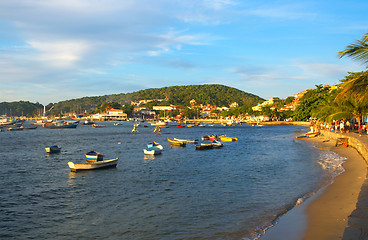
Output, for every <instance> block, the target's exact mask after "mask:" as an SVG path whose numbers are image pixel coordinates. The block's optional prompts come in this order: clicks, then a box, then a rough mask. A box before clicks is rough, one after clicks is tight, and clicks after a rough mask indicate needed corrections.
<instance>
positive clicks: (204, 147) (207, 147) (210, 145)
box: [195, 143, 213, 150]
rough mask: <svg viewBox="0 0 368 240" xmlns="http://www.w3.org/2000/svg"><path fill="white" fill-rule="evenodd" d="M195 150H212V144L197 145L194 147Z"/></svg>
mask: <svg viewBox="0 0 368 240" xmlns="http://www.w3.org/2000/svg"><path fill="white" fill-rule="evenodd" d="M195 148H196V150H208V149H212V148H213V145H212V143H201V144H197V145H195Z"/></svg>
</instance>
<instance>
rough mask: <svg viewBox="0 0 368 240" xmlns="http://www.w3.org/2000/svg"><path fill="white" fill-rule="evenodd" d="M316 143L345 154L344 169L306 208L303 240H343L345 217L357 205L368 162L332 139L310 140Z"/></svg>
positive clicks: (352, 149)
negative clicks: (305, 227)
mask: <svg viewBox="0 0 368 240" xmlns="http://www.w3.org/2000/svg"><path fill="white" fill-rule="evenodd" d="M310 141H313V142H314V143H316V144H318V145H317V146H321V147H325V148H327V149H329V150H332V151H334V152H336V153H337V154H339V155H340V156H343V157H346V158H347V160H346V161H345V163H344V164H343V167H344V169H345V172H344V173H342V174H341V175H339V176H338V177H337V178H335V180H334V182H333V184H331V185H330V186H328V187H327V189H325V190H324V192H323V193H322V194H321V195H320V196H319V197H317V198H316V199H315V200H313V201H312V202H311V203H310V204H309V205H308V207H307V209H306V214H307V231H306V233H305V235H304V237H303V238H302V239H306V240H309V239H311V240H312V239H313V240H319V239H323V240H328V239H342V236H343V233H344V230H345V228H346V227H347V225H348V216H349V215H350V214H351V212H352V211H353V210H354V209H355V208H356V203H357V200H358V196H359V193H360V189H361V187H362V184H363V182H364V180H365V178H366V175H367V165H366V163H365V161H364V159H363V158H362V156H361V155H360V154H359V153H358V152H357V151H356V150H355V149H354V148H351V147H347V148H345V147H342V146H339V147H335V141H333V140H328V139H326V138H323V137H318V138H314V139H311V140H310Z"/></svg>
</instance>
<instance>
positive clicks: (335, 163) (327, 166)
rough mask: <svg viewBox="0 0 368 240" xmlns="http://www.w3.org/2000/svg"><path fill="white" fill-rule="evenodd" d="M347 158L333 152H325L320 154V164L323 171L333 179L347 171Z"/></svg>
mask: <svg viewBox="0 0 368 240" xmlns="http://www.w3.org/2000/svg"><path fill="white" fill-rule="evenodd" d="M345 160H346V158H345V157H342V156H340V155H338V154H337V153H335V152H332V151H323V152H321V153H320V156H319V159H318V161H317V162H318V164H319V165H320V166H321V167H322V169H323V170H324V171H325V172H326V173H327V174H328V175H330V176H331V178H332V179H334V178H335V177H337V176H338V175H340V174H341V173H343V172H344V171H345V169H344V168H343V166H342V165H343V163H344V162H345Z"/></svg>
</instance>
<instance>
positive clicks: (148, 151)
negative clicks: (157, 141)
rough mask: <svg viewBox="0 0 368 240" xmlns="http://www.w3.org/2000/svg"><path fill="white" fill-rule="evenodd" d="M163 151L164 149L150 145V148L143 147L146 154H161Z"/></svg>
mask: <svg viewBox="0 0 368 240" xmlns="http://www.w3.org/2000/svg"><path fill="white" fill-rule="evenodd" d="M161 151H162V150H161V149H159V148H157V147H150V148H145V149H143V152H144V154H146V155H158V154H161Z"/></svg>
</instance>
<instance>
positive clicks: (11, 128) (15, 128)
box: [8, 127, 23, 131]
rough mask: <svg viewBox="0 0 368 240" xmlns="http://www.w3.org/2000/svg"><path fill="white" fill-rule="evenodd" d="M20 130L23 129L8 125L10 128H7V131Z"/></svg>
mask: <svg viewBox="0 0 368 240" xmlns="http://www.w3.org/2000/svg"><path fill="white" fill-rule="evenodd" d="M21 130H23V128H22V127H10V128H8V131H21Z"/></svg>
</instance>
